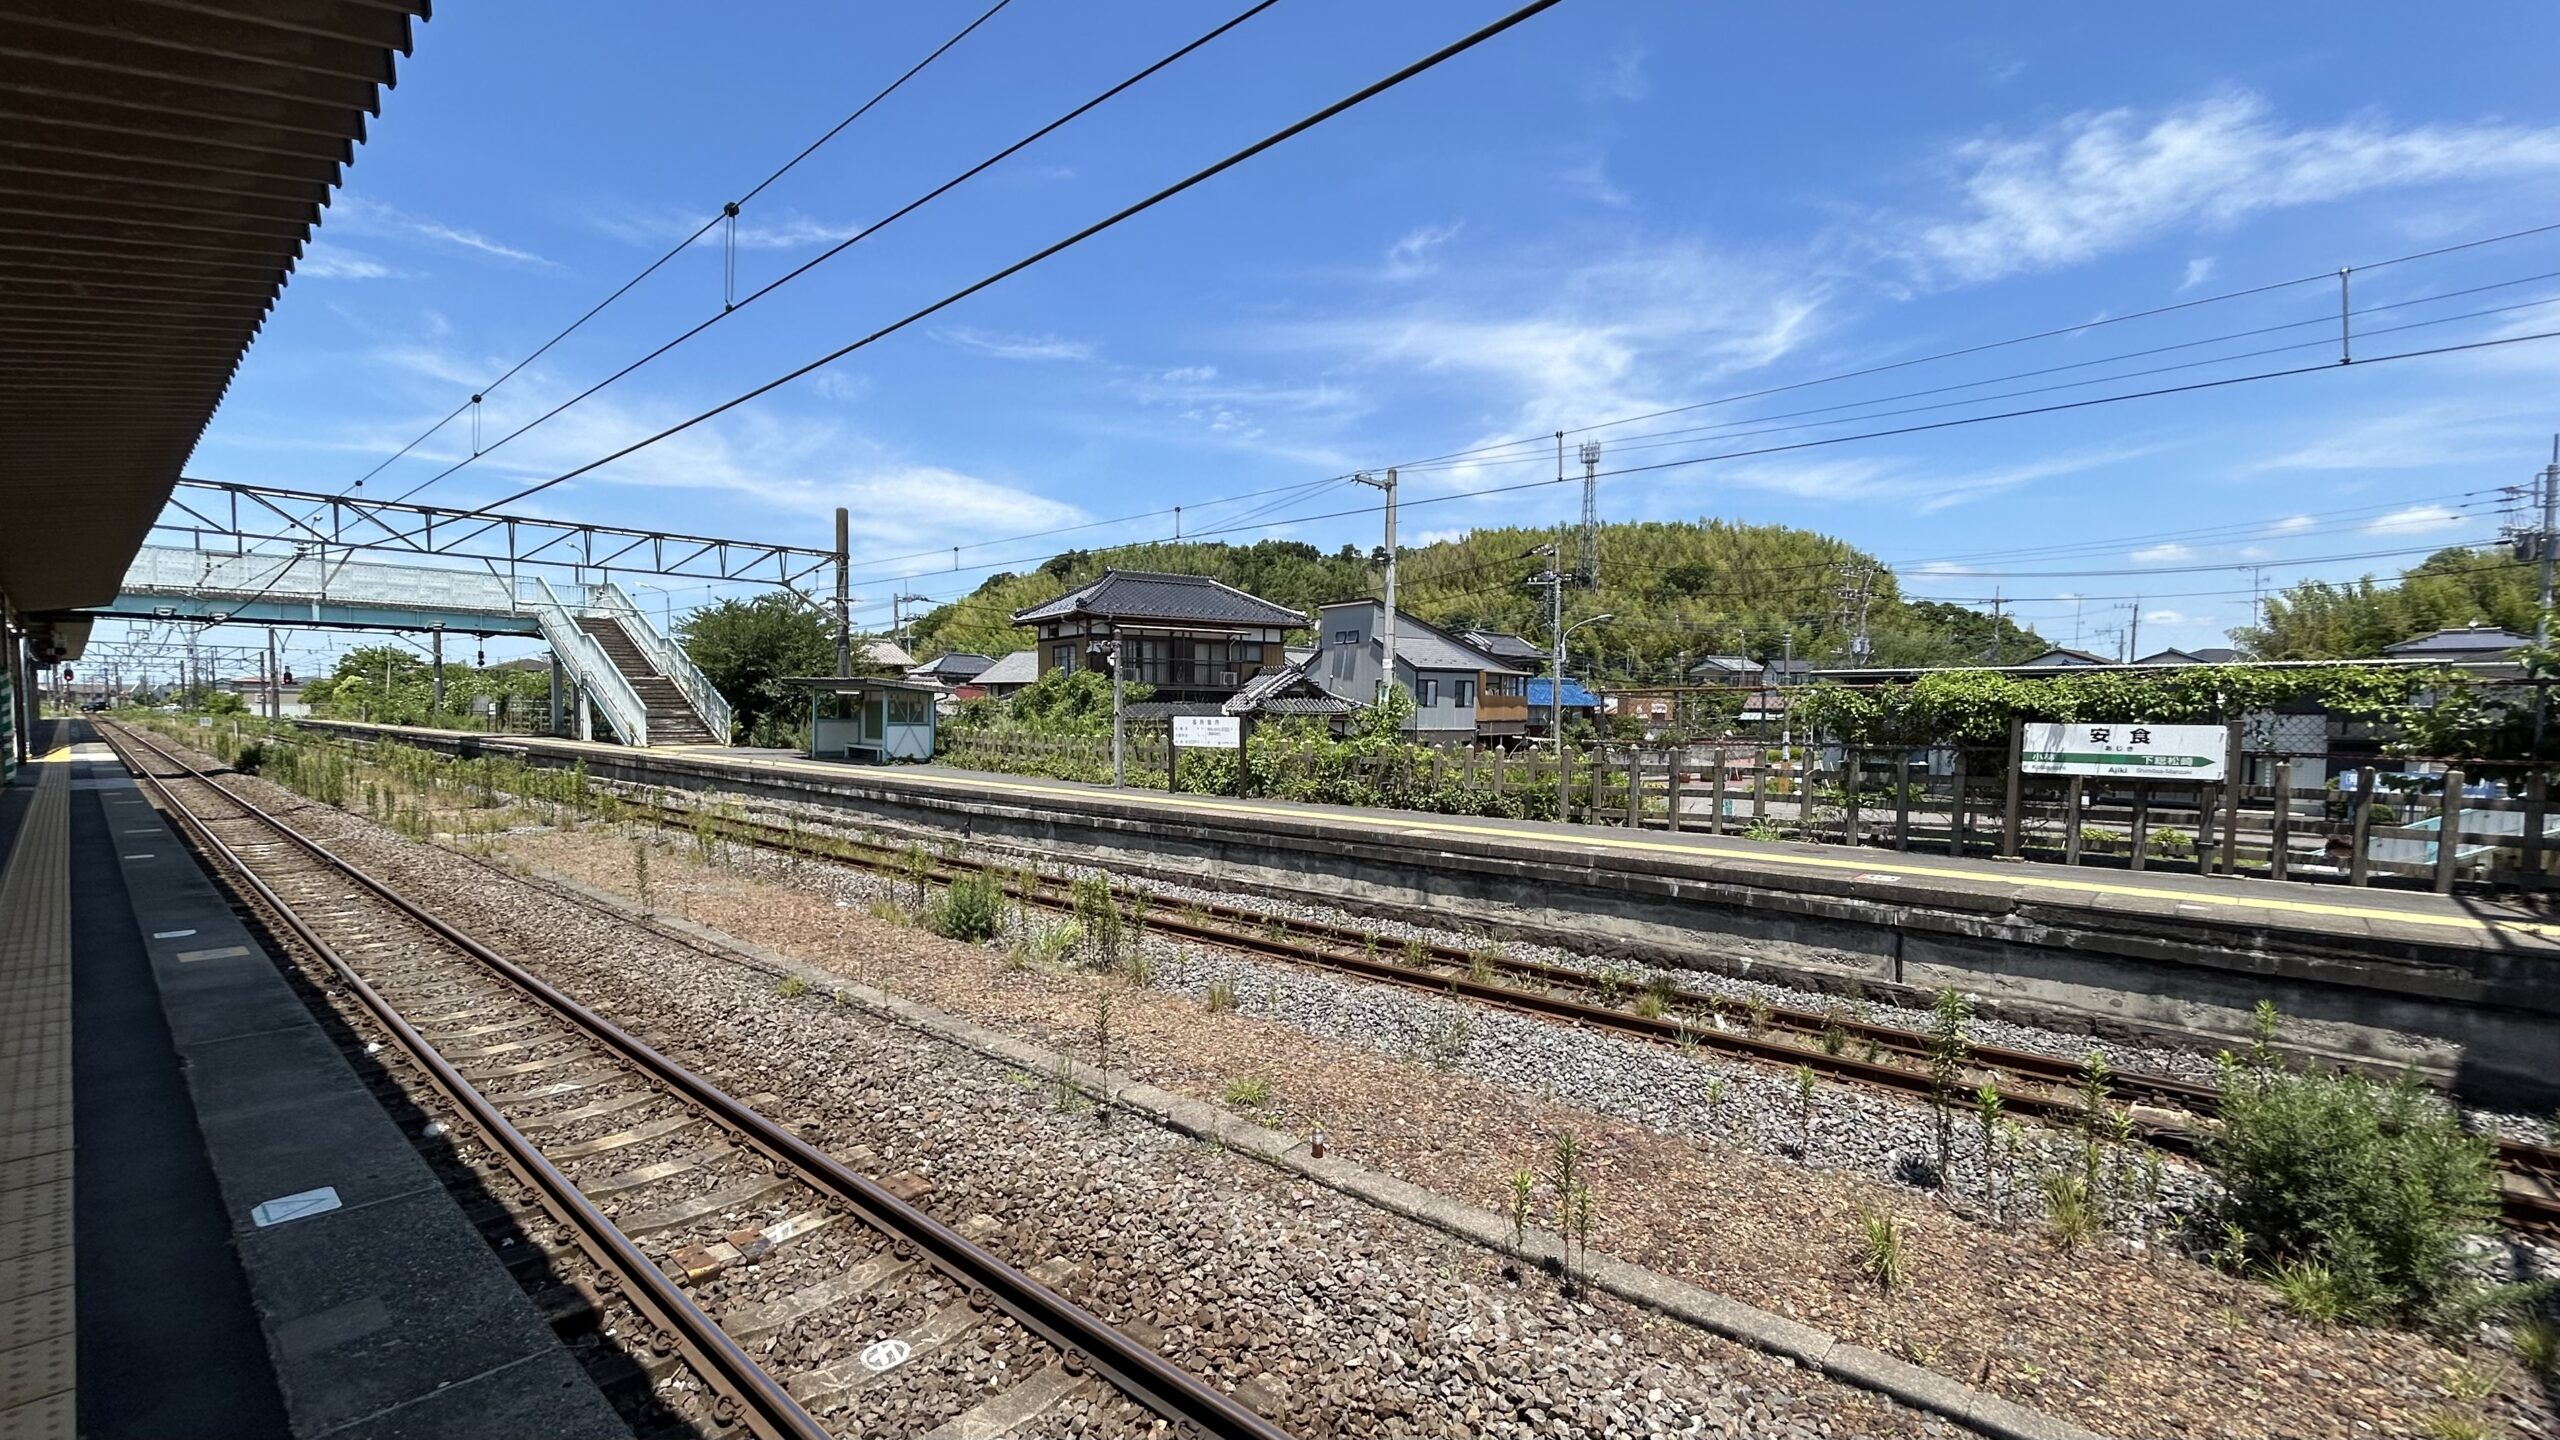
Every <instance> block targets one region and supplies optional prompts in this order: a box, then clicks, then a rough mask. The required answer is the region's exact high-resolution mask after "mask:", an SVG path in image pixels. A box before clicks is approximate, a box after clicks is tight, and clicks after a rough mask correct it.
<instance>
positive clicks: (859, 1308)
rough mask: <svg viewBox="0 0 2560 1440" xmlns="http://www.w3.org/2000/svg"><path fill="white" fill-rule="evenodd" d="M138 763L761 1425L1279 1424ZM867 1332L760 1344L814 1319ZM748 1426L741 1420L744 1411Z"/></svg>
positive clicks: (1110, 1431) (837, 1331) (532, 981)
mask: <svg viewBox="0 0 2560 1440" xmlns="http://www.w3.org/2000/svg"><path fill="white" fill-rule="evenodd" d="M99 730H100V732H101V733H102V734H104V735H106V736H107V738H108V739H109V741H110V743H111V744H112V745H113V746H114V747H115V749H116V750H117V752H118V754H119V756H120V757H121V758H122V759H123V760H124V762H125V764H126V766H127V768H129V769H131V770H132V771H133V772H134V773H135V774H136V775H137V776H138V777H140V778H142V779H143V780H144V781H145V783H147V784H148V785H150V786H151V787H152V789H153V790H154V791H155V792H157V793H158V795H159V796H160V797H161V798H162V800H163V801H164V802H165V804H166V808H167V809H168V810H169V812H170V813H171V815H172V816H173V818H175V819H176V820H178V822H179V823H180V824H181V825H182V826H183V827H184V828H185V829H186V830H187V831H188V832H189V834H190V835H191V836H192V838H193V839H194V840H195V842H196V843H197V844H198V845H199V846H201V847H202V848H203V850H204V851H205V853H206V854H207V855H209V856H210V857H212V858H213V859H214V860H215V861H216V862H217V863H218V864H219V865H220V866H222V867H224V868H225V869H228V870H229V871H230V872H232V874H233V875H235V876H236V877H237V879H238V883H239V887H240V889H241V891H242V892H243V894H244V897H245V898H247V899H248V900H249V901H250V902H251V903H252V904H253V905H255V906H256V907H257V908H259V909H262V910H264V911H265V912H267V914H268V915H270V916H271V917H272V919H273V921H274V922H275V923H276V925H277V926H278V927H279V928H280V929H281V930H282V931H283V932H285V933H289V934H291V935H292V936H293V937H294V938H296V939H297V940H299V941H300V942H301V944H302V945H303V946H305V947H307V948H308V949H309V950H310V951H311V952H312V953H313V954H314V955H315V956H317V957H318V958H319V960H320V961H321V962H322V963H323V964H325V965H326V966H327V967H328V969H329V970H330V971H331V972H333V973H334V975H335V977H336V978H337V980H338V981H339V982H341V983H342V984H343V985H344V986H345V987H346V988H347V990H348V991H349V992H350V993H351V994H352V995H354V996H355V997H356V998H357V1000H358V1001H359V1002H360V1003H361V1004H362V1006H363V1007H364V1009H365V1010H366V1011H368V1012H370V1014H371V1016H372V1017H373V1019H374V1020H375V1021H376V1022H377V1023H378V1024H379V1025H380V1026H381V1027H382V1028H383V1030H384V1031H386V1032H387V1033H388V1034H389V1036H390V1037H391V1038H392V1041H393V1043H394V1044H396V1045H397V1047H398V1048H399V1049H400V1050H401V1051H403V1052H405V1053H406V1054H407V1056H408V1057H409V1058H410V1059H411V1060H412V1061H413V1062H414V1063H415V1064H416V1065H417V1067H418V1068H419V1070H420V1072H421V1073H422V1074H423V1075H424V1076H426V1077H427V1079H428V1081H429V1082H430V1083H431V1085H432V1086H433V1088H434V1089H435V1090H436V1091H437V1092H438V1093H439V1094H440V1095H441V1096H442V1098H443V1099H444V1100H445V1101H446V1102H447V1103H448V1104H450V1105H451V1106H452V1107H453V1108H454V1109H456V1110H458V1111H460V1112H461V1113H462V1114H464V1115H465V1116H467V1117H468V1119H469V1121H470V1123H471V1124H472V1125H473V1126H474V1127H476V1128H477V1129H478V1130H479V1131H480V1132H481V1133H482V1135H483V1136H484V1137H485V1138H486V1139H487V1141H488V1143H489V1144H490V1146H491V1147H492V1149H493V1150H494V1151H495V1152H496V1153H497V1154H498V1155H499V1156H501V1157H502V1159H503V1163H504V1165H505V1167H506V1168H507V1170H509V1171H510V1172H512V1173H513V1174H514V1176H515V1177H516V1178H517V1179H519V1180H520V1181H522V1182H523V1183H524V1184H525V1185H526V1186H527V1187H528V1188H529V1189H530V1190H531V1191H532V1192H533V1193H534V1194H536V1195H537V1196H538V1197H539V1198H540V1202H541V1204H542V1206H543V1208H544V1209H545V1210H547V1211H548V1212H549V1213H550V1215H551V1217H552V1218H553V1220H554V1221H556V1223H557V1226H558V1227H559V1229H560V1230H561V1231H562V1232H563V1233H565V1234H566V1235H567V1236H568V1237H569V1239H568V1241H567V1246H569V1247H574V1249H575V1250H576V1251H578V1252H581V1253H582V1254H583V1255H584V1257H585V1258H586V1259H587V1260H588V1261H589V1262H591V1263H592V1264H593V1266H594V1267H595V1271H596V1273H597V1275H599V1276H600V1277H602V1278H601V1279H600V1281H599V1282H598V1283H599V1284H600V1285H601V1286H602V1287H603V1288H605V1289H609V1290H611V1291H613V1292H615V1293H616V1294H617V1295H618V1296H619V1297H621V1298H622V1299H625V1300H627V1301H628V1302H629V1303H630V1304H631V1305H632V1306H633V1307H634V1308H635V1309H637V1310H638V1311H639V1312H640V1313H641V1314H642V1315H644V1316H645V1317H646V1318H647V1319H648V1320H649V1322H650V1323H651V1324H653V1325H654V1326H656V1327H657V1329H658V1331H659V1332H660V1333H661V1334H662V1335H664V1336H665V1337H667V1339H668V1342H669V1344H670V1346H671V1348H672V1350H673V1351H674V1352H675V1353H676V1355H678V1356H680V1358H681V1360H682V1361H683V1362H684V1364H685V1365H686V1366H688V1367H689V1368H690V1369H691V1370H692V1372H693V1373H694V1374H695V1375H696V1376H698V1377H699V1378H700V1379H701V1381H702V1382H703V1384H704V1385H705V1386H706V1387H708V1389H709V1390H710V1391H711V1392H712V1393H713V1395H714V1396H715V1397H717V1398H716V1401H715V1403H714V1405H713V1407H712V1414H711V1416H710V1419H711V1421H712V1422H713V1424H714V1425H715V1427H736V1428H742V1429H743V1430H744V1431H745V1432H746V1433H751V1434H754V1435H757V1436H760V1437H766V1440H814V1437H821V1436H828V1435H831V1434H835V1433H842V1432H850V1431H859V1432H861V1433H874V1431H875V1427H879V1426H884V1425H885V1426H886V1427H887V1428H890V1429H893V1430H895V1431H896V1432H897V1433H904V1434H911V1435H921V1436H929V1437H932V1440H960V1437H964V1436H965V1437H969V1440H995V1437H1001V1436H1007V1435H1017V1434H1026V1433H1039V1431H1040V1427H1041V1425H1042V1422H1043V1421H1044V1419H1047V1418H1049V1417H1052V1416H1056V1415H1059V1414H1061V1413H1063V1412H1068V1411H1073V1412H1075V1416H1076V1421H1077V1424H1076V1429H1077V1433H1079V1434H1084V1435H1092V1436H1097V1437H1103V1436H1112V1435H1150V1434H1163V1433H1167V1430H1168V1428H1169V1429H1170V1431H1171V1432H1172V1433H1177V1434H1182V1435H1186V1436H1197V1437H1202V1440H1282V1437H1283V1433H1284V1432H1282V1431H1280V1430H1279V1429H1277V1428H1276V1427H1274V1426H1273V1425H1272V1424H1270V1422H1268V1421H1266V1420H1264V1419H1263V1418H1262V1417H1261V1416H1259V1415H1257V1414H1255V1413H1254V1412H1253V1411H1251V1410H1250V1409H1247V1408H1245V1407H1244V1406H1242V1405H1240V1404H1238V1403H1237V1402H1235V1401H1234V1400H1232V1399H1229V1398H1228V1397H1227V1396H1225V1395H1224V1394H1222V1393H1220V1392H1218V1391H1216V1390H1214V1389H1212V1388H1210V1387H1209V1386H1207V1385H1206V1384H1204V1383H1202V1382H1201V1381H1200V1380H1198V1379H1197V1378H1195V1377H1193V1376H1192V1375H1190V1374H1188V1373H1187V1372H1185V1371H1183V1370H1181V1369H1180V1368H1179V1367H1177V1366H1175V1365H1173V1364H1172V1363H1170V1362H1169V1361H1167V1360H1166V1359H1164V1358H1163V1357H1162V1356H1161V1355H1158V1354H1157V1353H1156V1352H1155V1351H1153V1350H1152V1349H1150V1348H1148V1347H1147V1346H1145V1345H1143V1344H1141V1343H1139V1342H1138V1341H1137V1340H1135V1339H1133V1338H1131V1337H1129V1336H1127V1335H1125V1334H1123V1333H1122V1332H1120V1331H1119V1330H1116V1329H1114V1328H1112V1327H1111V1326H1109V1325H1107V1324H1105V1323H1104V1322H1103V1321H1102V1320H1101V1319H1100V1318H1099V1317H1096V1316H1094V1315H1092V1314H1090V1313H1089V1312H1087V1311H1085V1310H1083V1309H1082V1308H1080V1307H1078V1306H1076V1305H1074V1304H1073V1303H1071V1302H1069V1301H1067V1300H1066V1299H1065V1298H1063V1297H1062V1296H1060V1295H1059V1294H1058V1293H1057V1292H1056V1291H1055V1290H1054V1289H1052V1288H1051V1285H1052V1284H1054V1283H1057V1282H1059V1281H1060V1280H1062V1279H1063V1278H1064V1272H1062V1271H1058V1270H1049V1271H1046V1272H1033V1273H1026V1272H1023V1271H1021V1270H1017V1269H1015V1268H1013V1267H1012V1266H1010V1265H1008V1264H1006V1263H1005V1262H1003V1261H1002V1260H1000V1259H998V1258H997V1257H996V1256H994V1255H993V1254H991V1253H989V1252H988V1251H986V1250H984V1249H982V1248H980V1247H979V1246H978V1245H977V1244H976V1243H975V1242H974V1241H973V1240H971V1239H970V1238H968V1237H967V1236H966V1235H963V1234H962V1233H960V1232H959V1231H956V1230H954V1229H951V1228H950V1227H947V1226H945V1225H943V1224H941V1223H940V1222H939V1221H936V1220H935V1219H933V1218H932V1217H931V1216H929V1215H927V1214H925V1213H924V1212H923V1211H922V1210H920V1209H918V1208H916V1207H915V1206H914V1205H912V1204H910V1203H909V1202H908V1200H907V1199H906V1198H904V1197H902V1196H901V1195H900V1194H898V1193H896V1192H895V1191H894V1190H893V1189H891V1188H890V1187H889V1186H887V1185H884V1184H882V1183H880V1182H876V1181H874V1180H872V1179H870V1178H868V1177H865V1176H863V1175H860V1174H858V1173H856V1172H854V1171H852V1170H850V1169H848V1168H847V1167H845V1166H844V1165H842V1164H841V1163H839V1162H838V1161H836V1160H834V1159H833V1158H832V1157H830V1156H828V1155H827V1154H825V1153H824V1152H822V1151H820V1150H818V1149H817V1148H815V1147H814V1146H811V1145H810V1144H808V1143H807V1142H806V1141H804V1140H803V1139H801V1138H800V1137H799V1136H798V1135H796V1134H795V1133H793V1132H792V1131H791V1130H789V1129H787V1128H785V1127H783V1126H781V1125H778V1124H776V1123H774V1122H773V1121H772V1120H770V1119H767V1118H766V1117H765V1116H763V1115H761V1114H759V1113H758V1112H757V1111H756V1110H755V1109H754V1108H753V1107H751V1106H750V1105H748V1104H746V1103H744V1102H742V1101H740V1100H738V1099H736V1098H734V1097H731V1096H729V1095H727V1094H725V1093H723V1092H722V1091H720V1090H719V1089H718V1088H717V1087H715V1086H713V1085H711V1084H709V1083H708V1082H706V1081H704V1080H703V1079H701V1078H700V1077H698V1076H696V1075H694V1074H692V1073H691V1072H690V1071H688V1070H686V1069H685V1068H683V1067H682V1066H680V1065H678V1064H676V1063H675V1062H674V1061H672V1060H670V1059H668V1058H667V1057H665V1056H664V1055H661V1054H659V1053H658V1052H657V1051H655V1050H653V1049H651V1048H650V1047H649V1046H648V1045H646V1044H645V1043H643V1042H642V1041H641V1040H640V1039H638V1038H637V1037H636V1036H634V1035H632V1034H631V1033H630V1032H628V1031H626V1030H624V1029H622V1028H621V1027H620V1026H618V1025H616V1024H615V1023H613V1022H612V1021H611V1020H610V1019H608V1018H606V1017H605V1016H603V1015H601V1014H598V1013H596V1012H595V1011H593V1010H591V1009H589V1008H587V1007H585V1006H583V1005H580V1004H579V1003H578V1002H576V1001H575V1000H573V999H571V998H569V997H568V996H567V995H565V994H563V993H561V992H560V991H558V990H557V989H555V988H553V987H552V986H550V985H548V984H547V983H545V982H544V981H542V980H541V979H540V978H538V977H536V976H535V975H533V974H532V973H531V972H529V971H528V970H526V969H524V968H523V967H521V966H519V965H517V964H515V963H514V962H512V961H510V960H509V959H507V958H506V957H505V956H502V955H500V954H498V953H497V952H496V951H494V950H491V949H490V948H489V947H487V946H486V945H483V944H481V943H480V942H478V941H476V940H474V939H472V938H471V937H470V936H468V935H466V934H464V933H462V932H461V931H459V930H457V929H455V928H454V927H452V926H451V925H449V924H447V923H445V922H444V921H442V920H440V919H438V918H437V917H436V916H435V915H434V914H433V913H432V912H430V911H429V910H428V909H426V908H425V907H423V906H421V905H419V904H418V903H416V902H415V901H413V900H411V899H409V898H407V897H405V896H402V895H401V894H399V893H398V892H396V891H395V890H394V889H392V888H391V887H390V886H389V885H387V884H385V883H384V882H382V881H381V880H379V879H377V878H375V877H373V876H372V875H370V874H367V873H366V872H365V871H363V870H361V869H359V868H358V867H356V866H354V865H352V864H350V863H348V862H347V861H346V860H344V859H342V858H340V857H339V856H337V855H335V854H333V853H331V852H330V851H329V850H327V849H326V848H325V847H323V846H321V845H320V844H318V843H317V842H315V841H312V840H310V839H308V838H306V837H304V836H302V835H301V834H299V833H298V832H296V831H295V830H293V829H292V828H291V827H290V826H288V825H287V824H285V823H284V822H283V821H282V820H280V819H279V818H277V817H276V816H274V815H271V814H269V813H268V812H266V811H265V810H263V809H260V808H259V807H257V806H256V805H254V804H253V803H251V802H250V801H248V800H246V799H244V798H243V797H241V796H239V795H238V794H235V793H234V792H232V791H231V790H230V789H228V788H226V787H225V786H223V785H221V784H220V783H219V782H218V781H217V780H216V779H215V778H214V777H213V776H212V775H210V774H207V773H206V772H204V771H201V770H198V769H196V768H195V767H194V766H192V765H190V764H188V763H187V762H186V761H185V760H184V759H183V758H181V757H179V756H177V755H175V754H173V753H171V752H170V751H169V750H167V749H165V748H164V747H162V746H161V745H159V744H157V743H155V742H154V741H152V740H151V739H149V738H147V737H145V736H143V735H141V734H139V733H137V732H134V731H131V730H128V729H125V728H124V727H120V726H110V725H103V724H102V725H100V726H99ZM802 1326H809V1327H815V1328H821V1329H823V1330H824V1331H825V1332H826V1334H827V1335H828V1336H829V1337H831V1339H832V1338H833V1337H849V1338H847V1339H846V1343H844V1344H843V1345H841V1346H838V1347H835V1348H830V1346H829V1345H820V1346H816V1347H793V1348H791V1349H788V1350H786V1351H784V1352H783V1353H785V1354H790V1355H794V1356H796V1357H798V1363H795V1364H793V1365H790V1366H788V1367H781V1366H777V1367H776V1369H774V1370H771V1371H769V1370H768V1369H767V1368H766V1367H765V1366H764V1365H763V1364H761V1363H759V1361H758V1360H757V1359H755V1358H754V1356H753V1355H752V1354H751V1353H750V1350H751V1347H752V1348H754V1349H758V1350H764V1351H766V1353H771V1349H770V1346H769V1343H768V1342H771V1341H774V1340H775V1339H777V1338H778V1337H782V1336H784V1335H785V1334H786V1333H789V1332H792V1331H793V1330H794V1328H795V1327H802ZM733 1433H734V1430H733Z"/></svg>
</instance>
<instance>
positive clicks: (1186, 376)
mask: <svg viewBox="0 0 2560 1440" xmlns="http://www.w3.org/2000/svg"><path fill="white" fill-rule="evenodd" d="M1156 378H1157V379H1159V380H1162V381H1163V382H1164V383H1166V384H1167V385H1205V384H1207V383H1208V382H1210V381H1212V380H1215V379H1217V378H1218V367H1217V366H1215V365H1178V366H1175V367H1174V368H1173V369H1171V370H1167V371H1165V372H1164V373H1163V374H1162V375H1159V376H1157V377H1156Z"/></svg>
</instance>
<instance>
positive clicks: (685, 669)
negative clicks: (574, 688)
mask: <svg viewBox="0 0 2560 1440" xmlns="http://www.w3.org/2000/svg"><path fill="white" fill-rule="evenodd" d="M587 603H588V606H589V608H590V609H592V610H603V611H606V612H607V613H608V614H609V615H610V616H611V617H612V618H613V619H615V620H617V621H620V622H621V624H622V633H623V634H625V635H628V636H630V637H631V642H632V643H633V644H635V645H637V646H639V647H640V653H641V655H642V656H644V657H646V658H647V660H648V662H649V663H650V665H651V666H653V667H655V668H656V670H657V672H658V673H659V674H660V675H662V676H664V677H666V678H667V679H669V680H672V681H674V682H675V685H676V688H677V689H679V690H682V691H683V692H684V698H685V700H686V702H687V703H688V704H690V705H692V706H693V713H694V714H695V715H696V716H698V717H700V718H701V720H702V728H704V729H705V730H708V731H710V732H711V734H712V737H713V738H714V739H716V740H717V741H718V742H719V743H721V744H723V745H726V744H728V743H729V741H730V740H731V738H732V737H733V736H734V735H735V734H736V733H737V732H736V729H735V723H736V722H735V718H734V716H733V714H732V712H731V709H730V706H729V700H728V697H727V696H725V695H722V694H721V693H720V687H718V686H717V685H714V684H712V683H711V677H710V676H708V675H705V674H703V673H702V667H701V666H699V665H696V664H694V663H693V657H692V656H690V655H687V654H686V653H684V647H683V646H681V645H678V644H677V643H675V639H674V637H673V636H669V635H664V634H661V633H659V631H658V630H657V628H656V627H655V626H652V625H651V624H650V623H649V617H648V615H647V614H645V613H644V612H643V611H642V610H641V609H640V607H639V605H638V604H637V603H635V602H634V601H633V600H632V598H631V597H630V596H628V595H626V594H624V593H623V592H622V587H621V586H619V585H616V584H614V583H613V582H612V581H610V580H607V581H605V582H604V583H603V584H601V585H597V586H595V587H594V588H593V589H591V590H590V591H589V592H588V599H587Z"/></svg>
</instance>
